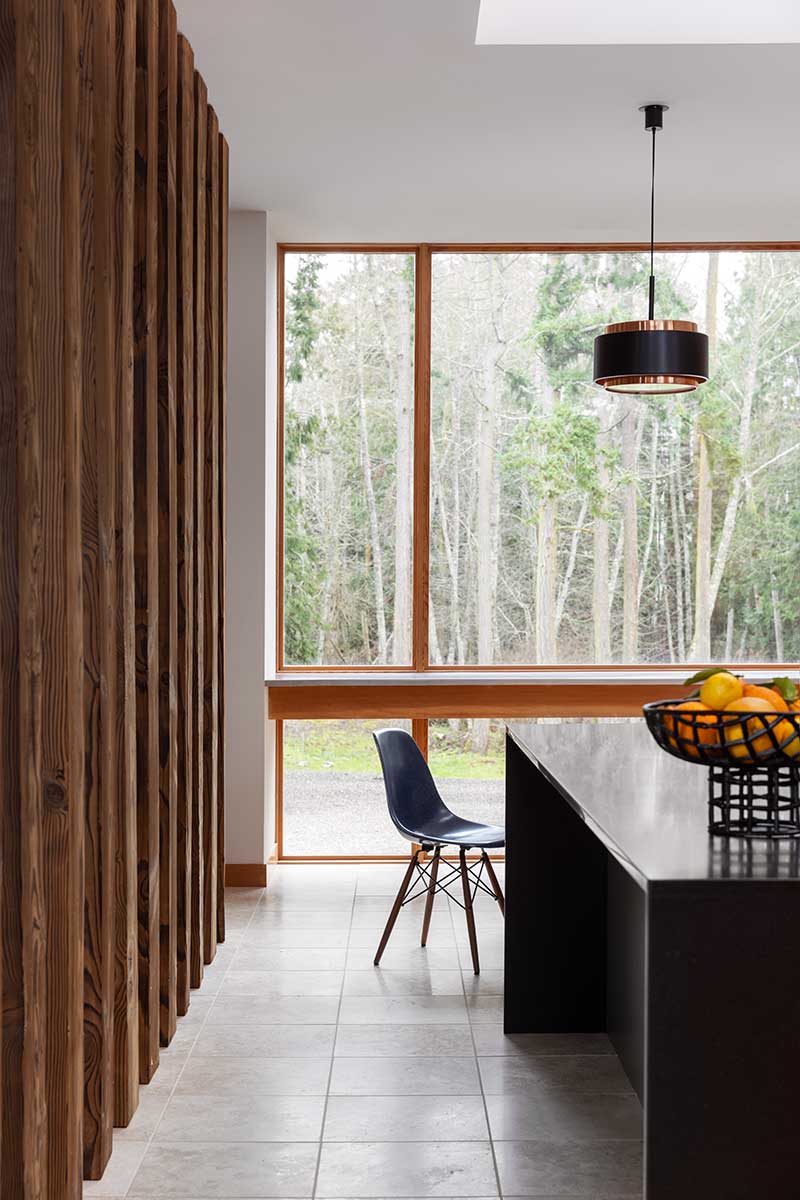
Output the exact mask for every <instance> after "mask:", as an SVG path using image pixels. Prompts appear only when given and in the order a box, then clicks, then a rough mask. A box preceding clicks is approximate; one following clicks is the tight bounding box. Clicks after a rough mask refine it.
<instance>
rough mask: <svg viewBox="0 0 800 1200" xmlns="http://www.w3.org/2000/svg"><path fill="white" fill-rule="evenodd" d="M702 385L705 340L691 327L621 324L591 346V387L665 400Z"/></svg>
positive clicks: (681, 323)
mask: <svg viewBox="0 0 800 1200" xmlns="http://www.w3.org/2000/svg"><path fill="white" fill-rule="evenodd" d="M707 379H708V337H707V336H706V335H705V334H704V333H698V332H697V326H696V325H695V323H694V322H693V321H624V322H621V323H620V324H618V325H609V326H608V328H607V329H606V331H605V333H601V334H599V335H598V337H596V338H595V340H594V381H595V383H597V384H599V385H600V387H603V388H605V389H606V391H609V392H622V393H628V394H633V395H658V396H669V395H675V394H677V393H679V392H693V391H694V389H695V388H696V387H698V386H699V385H700V384H701V383H705V382H706V380H707Z"/></svg>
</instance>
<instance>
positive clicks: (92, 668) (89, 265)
mask: <svg viewBox="0 0 800 1200" xmlns="http://www.w3.org/2000/svg"><path fill="white" fill-rule="evenodd" d="M80 20H81V34H82V36H81V42H82V53H81V55H80V60H79V61H80V78H79V100H78V114H79V155H80V172H81V180H80V182H81V193H80V194H81V268H82V278H81V316H82V321H83V325H82V330H81V343H82V358H81V365H82V371H83V388H82V394H83V404H82V446H81V506H82V518H81V532H82V561H83V652H84V673H83V683H84V689H83V690H84V695H83V718H84V736H85V758H84V771H85V795H86V831H85V839H86V840H85V861H84V866H85V871H84V895H85V911H84V1020H83V1024H84V1028H83V1058H84V1119H83V1140H84V1153H83V1170H84V1178H86V1179H99V1178H100V1177H101V1175H102V1173H103V1170H104V1169H105V1165H106V1163H107V1161H108V1159H109V1156H110V1154H111V1141H112V1121H113V1050H114V1033H113V979H114V970H113V968H114V869H115V863H114V859H115V847H114V838H115V834H114V827H115V817H116V780H117V755H116V733H117V723H116V710H115V702H116V680H117V654H116V603H117V594H116V512H115V482H116V445H115V423H116V422H115V407H116V403H115V385H116V339H117V333H116V319H115V318H116V313H115V305H114V250H113V229H114V188H113V156H114V123H115V122H114V116H115V105H114V100H115V96H116V89H115V75H116V71H115V65H116V38H115V33H114V30H115V24H116V8H115V4H114V0H81V3H80Z"/></svg>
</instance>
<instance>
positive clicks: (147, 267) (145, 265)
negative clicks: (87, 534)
mask: <svg viewBox="0 0 800 1200" xmlns="http://www.w3.org/2000/svg"><path fill="white" fill-rule="evenodd" d="M156 2H157V0H137V3H136V171H135V186H134V273H133V323H134V325H133V327H134V361H133V372H134V396H133V400H134V480H135V495H134V574H135V600H136V775H137V779H136V786H137V853H138V894H139V900H138V919H139V925H138V945H139V964H138V967H139V1079H140V1081H141V1082H142V1083H148V1082H149V1081H150V1079H151V1078H152V1076H153V1073H154V1071H155V1069H156V1067H157V1066H158V1048H159V982H160V981H159V967H160V955H159V786H158V785H159V769H158V768H159V755H158V477H157V463H158V426H157V422H158V375H157V367H158V361H157V345H156V310H157V290H156V289H157V268H158V261H157V259H158V246H157V236H156V235H157V221H158V150H157V147H158V11H157V7H156Z"/></svg>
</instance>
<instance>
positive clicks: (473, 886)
mask: <svg viewBox="0 0 800 1200" xmlns="http://www.w3.org/2000/svg"><path fill="white" fill-rule="evenodd" d="M373 737H374V738H375V745H376V746H377V747H378V755H379V756H380V760H381V767H382V768H383V782H384V784H385V785H386V801H387V803H388V805H389V815H390V817H391V818H392V821H393V822H394V824H395V827H396V828H397V830H398V831H399V832H400V833H401V834H402V836H403V837H404V838H405V839H406V840H407V841H409V842H414V843H415V844H417V846H418V847H419V848H418V849H416V850H415V851H414V853H413V854H412V855H411V862H410V863H409V864H408V870H407V871H406V873H405V875H404V877H403V882H402V883H401V884H400V891H399V892H398V893H397V898H396V899H395V902H394V905H393V906H392V911H391V912H390V914H389V920H388V921H387V922H386V928H385V929H384V931H383V937H382V938H381V941H380V945H379V946H378V952H377V954H376V955H375V966H376V967H377V966H378V964H379V963H380V961H381V957H382V955H383V952H384V950H385V949H386V943H387V942H388V941H389V936H390V934H391V932H392V930H393V929H394V924H395V921H396V920H397V918H398V915H399V913H400V909H401V908H402V907H403V906H404V905H405V904H408V903H410V901H412V900H416V899H417V898H418V897H419V896H421V895H422V894H423V892H425V891H427V893H428V895H427V899H426V901H425V916H424V918H423V922H422V940H421V944H422V945H423V946H424V945H425V943H426V942H427V940H428V930H429V928H430V923H431V913H432V911H433V899H434V896H435V895H436V893H437V892H446V893H447V895H449V896H450V897H451V899H453V900H455V902H456V903H457V904H458V905H459V906H460V907H461V908H463V909H464V912H465V914H466V918H467V932H468V933H469V945H470V950H471V952H472V967H473V970H474V971H475V974H476V975H479V974H480V962H479V959H478V940H477V937H476V935H475V913H474V911H473V901H474V899H475V896H476V895H477V893H478V891H479V890H480V891H484V892H486V893H487V895H489V896H493V897H494V899H495V900H496V901H497V903H498V904H499V906H500V912H501V913H502V914H503V915H504V916H505V900H504V899H503V893H502V891H501V889H500V884H499V883H498V881H497V876H496V875H495V873H494V868H493V867H492V863H491V860H490V858H489V855H488V854H487V850H497V849H500V848H501V847H502V846H505V844H506V831H505V829H504V828H503V827H502V826H500V825H479V824H478V823H477V822H475V821H466V820H465V819H464V818H463V817H457V816H456V814H455V813H453V812H451V811H450V809H449V808H448V807H447V805H446V804H445V802H444V801H443V800H442V797H441V796H440V795H439V793H438V791H437V789H436V784H435V783H434V782H433V776H432V775H431V773H430V771H429V770H428V764H427V763H426V762H425V759H424V758H423V757H422V754H421V753H420V750H419V747H418V746H417V743H416V742H415V741H414V739H413V738H412V737H411V735H410V734H409V733H406V731H405V730H404V729H381V730H379V731H378V732H377V733H374V734H373ZM443 846H458V848H459V850H458V866H457V867H455V866H451V865H450V863H448V862H447V861H446V860H445V863H444V866H445V868H446V869H448V870H449V872H450V874H449V875H447V876H445V878H444V879H440V878H439V867H440V860H441V854H442V847H443ZM431 850H432V851H433V857H432V859H431V860H430V862H428V861H427V860H423V861H422V862H420V855H421V854H422V853H423V852H425V853H428V852H429V851H431ZM468 850H480V852H481V855H480V858H479V859H478V861H477V862H472V863H468V862H467V851H468ZM484 870H485V871H486V875H487V877H488V879H489V883H490V885H491V886H490V887H487V886H486V884H485V883H484V882H483V872H484ZM415 871H416V873H417V879H416V880H415V881H414V883H415V886H416V885H417V884H420V883H421V884H422V886H421V887H419V889H418V890H416V891H415V890H414V888H411V893H410V894H409V888H410V887H411V881H412V879H413V877H414V872H415ZM457 878H460V880H461V894H462V899H461V900H459V899H458V897H457V896H454V895H453V893H452V892H451V891H450V889H449V885H450V884H451V883H453V882H454V880H455V879H457Z"/></svg>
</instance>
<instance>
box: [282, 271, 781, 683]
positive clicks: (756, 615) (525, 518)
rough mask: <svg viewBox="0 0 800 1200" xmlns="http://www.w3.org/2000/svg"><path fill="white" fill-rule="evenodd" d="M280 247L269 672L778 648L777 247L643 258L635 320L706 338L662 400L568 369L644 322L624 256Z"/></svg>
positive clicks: (749, 653) (754, 653)
mask: <svg viewBox="0 0 800 1200" xmlns="http://www.w3.org/2000/svg"><path fill="white" fill-rule="evenodd" d="M283 258H284V264H285V272H284V277H285V287H284V295H283V313H284V334H285V337H284V360H283V366H282V369H283V418H284V419H283V439H284V488H283V530H284V540H283V547H282V558H281V563H280V568H279V569H280V570H281V571H282V572H283V575H282V579H283V590H282V593H281V595H282V605H283V650H284V653H283V659H282V660H280V659H279V662H280V665H282V666H283V665H285V666H287V667H289V668H291V667H293V666H294V667H297V666H300V667H302V666H306V667H313V666H318V667H322V668H325V667H342V666H344V667H347V666H350V667H358V668H364V669H372V668H380V667H384V666H407V667H410V666H413V667H414V668H415V669H417V670H425V669H427V668H428V667H433V668H443V667H444V668H447V667H455V666H466V667H491V666H494V665H501V666H502V665H510V666H520V667H522V666H531V667H533V666H547V665H555V666H573V665H593V664H599V665H620V664H631V665H637V664H643V665H644V664H648V665H652V664H683V663H697V662H724V663H748V662H764V663H767V662H777V663H783V662H792V661H796V660H797V659H798V658H800V602H798V600H797V599H796V593H797V584H796V581H797V579H798V577H800V537H798V534H800V502H799V498H798V496H799V492H800V270H798V267H799V266H800V259H798V255H797V253H796V252H792V251H784V252H773V251H758V250H751V251H723V252H719V251H693V252H669V253H666V252H664V253H659V254H658V255H657V263H656V267H657V276H658V292H657V311H658V312H659V313H661V314H663V315H668V316H670V317H677V318H680V317H684V318H686V317H688V318H691V319H694V320H696V321H697V322H698V324H699V326H700V328H701V329H704V330H705V331H706V332H707V333H708V334H709V338H710V342H711V380H710V382H709V383H708V384H706V385H705V386H703V387H702V388H700V389H699V390H698V391H697V392H696V393H694V394H693V395H691V396H688V397H667V398H663V397H662V398H640V397H636V396H626V397H614V396H610V395H607V394H606V393H604V392H602V391H601V390H600V389H598V388H596V387H595V386H594V385H593V384H592V382H591V375H592V345H593V340H594V337H595V335H596V334H597V333H598V332H599V331H600V330H601V329H602V327H603V326H604V325H605V324H606V323H608V322H610V321H613V320H619V319H624V318H630V317H635V316H637V315H641V314H642V312H643V305H644V304H645V302H646V295H647V274H648V264H647V261H646V257H645V256H644V255H643V254H640V253H638V252H630V251H628V252H611V251H605V250H602V249H598V250H597V251H592V252H577V251H576V252H573V253H557V254H556V253H552V254H550V253H542V252H537V251H514V252H513V253H512V252H496V253H494V252H472V251H466V250H463V251H462V250H458V249H454V250H452V251H443V250H442V251H433V252H432V253H431V254H430V255H429V256H428V254H427V251H426V252H425V253H424V254H423V253H422V252H420V253H419V254H418V255H417V256H416V262H415V255H413V254H407V253H399V252H395V253H386V252H378V251H376V252H370V251H369V250H367V249H365V250H363V251H361V252H358V253H344V252H336V253H331V252H318V251H312V250H311V249H309V250H308V251H305V252H302V253H300V252H297V251H292V252H289V251H286V252H285V254H284V256H283ZM428 264H430V266H429V267H428ZM415 268H416V270H417V271H419V273H420V280H419V281H417V280H415ZM428 270H430V287H431V305H430V314H428V308H427V305H426V304H420V313H419V314H415V286H418V287H419V289H420V290H419V295H420V296H423V297H424V296H425V295H426V283H427V274H426V272H427V271H428ZM415 319H416V320H417V321H418V322H419V328H418V329H417V330H416V333H415ZM417 338H424V350H425V352H423V353H421V354H420V359H421V362H422V363H423V364H425V363H426V362H427V353H426V351H427V343H428V339H429V341H430V374H429V376H428V377H426V378H423V379H421V380H420V379H417V380H416V388H417V390H418V389H419V388H420V387H421V386H422V387H424V386H425V385H426V384H427V383H428V382H429V383H430V410H431V413H430V427H429V430H427V431H421V432H420V434H419V437H420V438H422V439H423V442H424V444H422V445H420V444H419V443H417V444H415V441H414V395H415V371H414V357H415V351H416V346H415V342H416V340H417ZM420 344H421V345H422V342H421V343H420ZM426 390H427V389H426ZM420 396H422V397H423V398H425V397H426V393H425V392H422V393H420ZM417 402H418V403H419V398H418V401H417ZM415 466H416V469H417V470H418V471H419V478H420V480H422V481H424V480H425V475H426V472H428V471H429V496H430V523H429V526H428V527H424V526H423V524H422V518H421V514H418V515H417V519H416V520H415V519H414V512H413V503H412V501H413V481H414V471H415ZM420 486H423V487H424V482H423V483H421V484H420ZM426 557H427V562H428V564H429V586H428V591H427V594H425V593H424V591H423V589H422V588H418V589H417V590H416V591H415V589H414V587H413V586H412V585H413V574H414V572H413V566H414V563H416V565H417V566H419V565H420V563H422V562H424V561H425V560H426ZM422 578H423V576H422V572H420V579H422ZM415 604H416V606H417V610H416V611H415V609H414V605H415ZM426 606H427V607H426ZM425 626H427V645H425V638H424V633H425V629H424V627H425Z"/></svg>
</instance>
